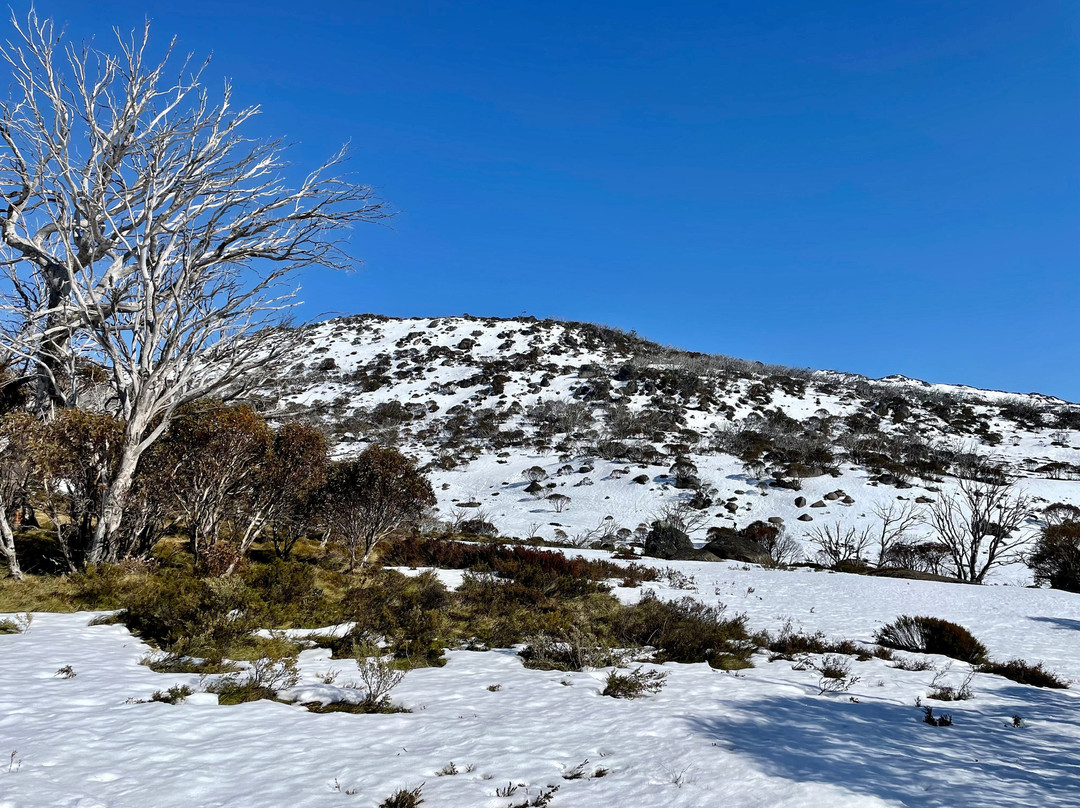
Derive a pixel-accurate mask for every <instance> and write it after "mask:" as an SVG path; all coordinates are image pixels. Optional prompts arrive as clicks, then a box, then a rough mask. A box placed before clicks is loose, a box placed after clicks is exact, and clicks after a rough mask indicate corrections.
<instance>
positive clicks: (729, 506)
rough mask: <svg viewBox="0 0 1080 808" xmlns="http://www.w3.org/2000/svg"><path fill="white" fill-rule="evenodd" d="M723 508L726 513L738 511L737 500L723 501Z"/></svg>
mask: <svg viewBox="0 0 1080 808" xmlns="http://www.w3.org/2000/svg"><path fill="white" fill-rule="evenodd" d="M724 510H726V511H727V512H728V513H738V512H739V503H738V502H725V503H724Z"/></svg>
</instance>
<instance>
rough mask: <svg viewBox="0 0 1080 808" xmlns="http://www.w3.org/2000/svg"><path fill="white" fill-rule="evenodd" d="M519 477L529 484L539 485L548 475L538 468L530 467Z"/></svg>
mask: <svg viewBox="0 0 1080 808" xmlns="http://www.w3.org/2000/svg"><path fill="white" fill-rule="evenodd" d="M521 476H522V477H524V478H525V479H526V480H528V481H529V482H530V483H536V484H539V483H541V482H543V481H544V480H546V479H547V476H548V473H547V472H546V471H544V470H543V469H542V468H541V467H540V466H530V467H529V468H527V469H525V471H523V472H521Z"/></svg>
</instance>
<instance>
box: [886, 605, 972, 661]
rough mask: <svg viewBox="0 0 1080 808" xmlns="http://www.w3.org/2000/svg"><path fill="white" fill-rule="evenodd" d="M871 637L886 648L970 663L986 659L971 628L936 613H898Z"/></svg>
mask: <svg viewBox="0 0 1080 808" xmlns="http://www.w3.org/2000/svg"><path fill="white" fill-rule="evenodd" d="M875 640H876V641H877V643H878V644H880V645H886V646H888V647H890V648H899V649H901V650H902V651H916V652H919V653H923V654H941V655H942V656H947V657H951V658H953V659H959V660H960V661H962V662H970V663H971V664H973V665H978V664H980V663H983V662H985V661H986V646H985V645H983V644H982V643H981V642H979V641H978V640H977V639H975V637H974V636H972V634H971V632H969V631H968V630H967V629H966V628H964V627H963V626H960V625H957V624H956V623H950V622H949V621H948V620H942V619H940V618H937V617H911V616H909V615H901V616H900V617H898V618H896V620H894V621H893V622H892V623H888V624H886V625H884V626H882V627H881V628H880V629H879V630H878V632H877V634H876V636H875Z"/></svg>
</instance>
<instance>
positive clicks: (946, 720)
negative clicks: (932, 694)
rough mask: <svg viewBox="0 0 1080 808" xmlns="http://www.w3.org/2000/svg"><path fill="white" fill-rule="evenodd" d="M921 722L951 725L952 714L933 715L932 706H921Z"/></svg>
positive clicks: (938, 725)
mask: <svg viewBox="0 0 1080 808" xmlns="http://www.w3.org/2000/svg"><path fill="white" fill-rule="evenodd" d="M923 723H924V724H929V725H930V726H932V727H951V726H952V716H951V715H949V714H948V713H942V714H941V715H938V716H935V715H934V708H933V707H923Z"/></svg>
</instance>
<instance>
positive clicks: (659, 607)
mask: <svg viewBox="0 0 1080 808" xmlns="http://www.w3.org/2000/svg"><path fill="white" fill-rule="evenodd" d="M724 611H725V610H724V607H723V606H707V605H705V604H704V603H701V602H699V601H696V600H694V599H692V598H683V599H682V600H678V601H661V600H660V599H659V598H657V597H656V595H655V594H654V593H652V592H647V593H645V595H644V596H643V597H642V598H641V600H640V601H638V602H637V603H636V604H634V605H633V606H630V607H628V608H627V609H626V611H625V613H624V615H623V616H621V617H620V619H619V625H618V626H616V627H615V628H616V631H618V632H619V633H620V634H621V636H622V637H623V638H624V639H625V640H626V642H625V643H624V645H625V646H627V647H629V646H653V647H655V648H657V649H658V652H657V657H658V658H659V659H660V660H662V661H672V662H709V663H710V664H712V665H714V667H717V666H720V667H722V666H723V665H725V664H727V665H730V661H726V662H725V661H724V658H725V657H732V656H733V657H736V658H737V659H740V660H747V661H748V660H749V657H750V654H751V652H752V651H753V644H752V643H751V642H749V636H748V635H747V633H746V616H745V615H738V616H736V617H732V618H726V617H725V616H724Z"/></svg>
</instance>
